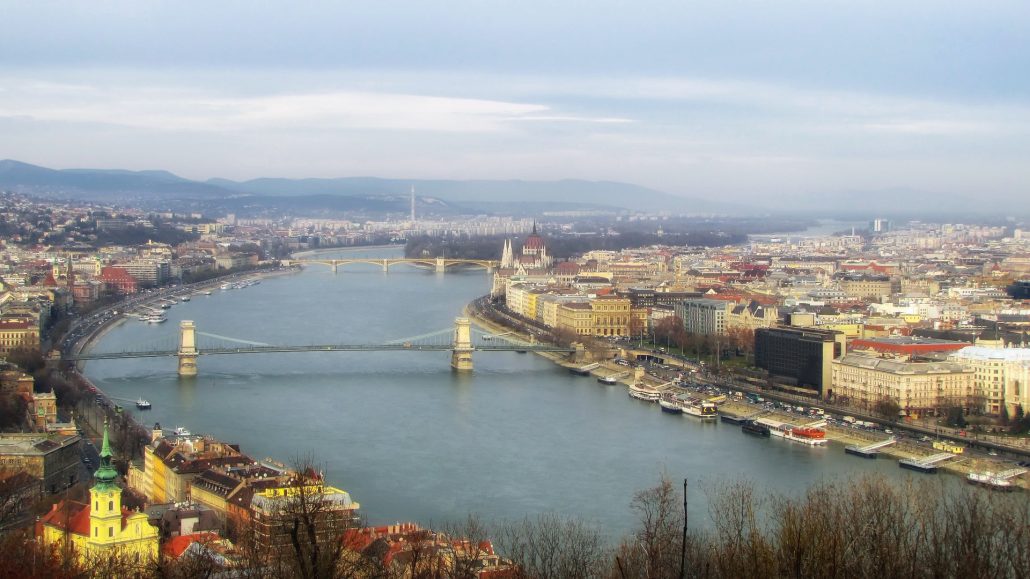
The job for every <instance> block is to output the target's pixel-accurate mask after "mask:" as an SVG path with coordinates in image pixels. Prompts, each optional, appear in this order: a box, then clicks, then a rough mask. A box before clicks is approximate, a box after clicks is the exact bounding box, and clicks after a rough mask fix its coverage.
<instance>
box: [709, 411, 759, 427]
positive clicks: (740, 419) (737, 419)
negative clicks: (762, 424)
mask: <svg viewBox="0 0 1030 579" xmlns="http://www.w3.org/2000/svg"><path fill="white" fill-rule="evenodd" d="M762 414H764V413H763V412H755V413H754V414H749V415H747V416H734V415H732V414H720V415H719V420H721V421H723V422H726V423H729V424H736V425H738V426H739V425H741V424H744V423H745V422H747V421H749V420H755V419H756V418H758V417H759V416H761V415H762Z"/></svg>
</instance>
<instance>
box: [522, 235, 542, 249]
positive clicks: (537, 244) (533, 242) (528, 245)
mask: <svg viewBox="0 0 1030 579" xmlns="http://www.w3.org/2000/svg"><path fill="white" fill-rule="evenodd" d="M543 246H544V240H543V238H542V237H540V236H539V235H537V234H535V233H534V234H533V235H530V236H529V237H527V238H526V242H525V243H523V244H522V249H523V250H526V249H541V248H542V247H543Z"/></svg>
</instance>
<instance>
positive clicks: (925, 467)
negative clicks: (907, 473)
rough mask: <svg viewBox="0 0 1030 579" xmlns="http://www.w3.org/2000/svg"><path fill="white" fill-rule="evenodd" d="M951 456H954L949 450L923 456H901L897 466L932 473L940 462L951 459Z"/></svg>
mask: <svg viewBox="0 0 1030 579" xmlns="http://www.w3.org/2000/svg"><path fill="white" fill-rule="evenodd" d="M952 458H955V455H954V454H952V453H950V452H941V453H938V454H933V455H930V456H924V457H923V458H903V459H901V460H899V461H898V466H900V467H901V468H907V469H909V470H916V471H919V472H925V473H927V474H933V473H935V472H937V467H938V466H939V465H940V464H942V463H944V462H945V461H948V460H951V459H952Z"/></svg>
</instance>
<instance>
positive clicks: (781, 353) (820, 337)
mask: <svg viewBox="0 0 1030 579" xmlns="http://www.w3.org/2000/svg"><path fill="white" fill-rule="evenodd" d="M844 348H845V342H844V334H843V333H841V332H837V331H834V330H820V329H816V328H788V327H777V328H759V329H757V330H755V365H756V366H758V367H759V368H762V369H764V370H766V371H767V372H769V374H770V376H772V377H773V380H774V381H776V382H780V383H781V384H785V385H788V386H792V387H795V388H799V389H801V390H805V391H808V392H809V393H812V394H817V395H819V396H820V397H822V398H827V397H829V396H830V395H832V382H831V369H832V366H831V362H832V361H833V359H834V358H837V357H839V356H841V354H843V353H844Z"/></svg>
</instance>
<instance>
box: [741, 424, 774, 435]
mask: <svg viewBox="0 0 1030 579" xmlns="http://www.w3.org/2000/svg"><path fill="white" fill-rule="evenodd" d="M740 430H741V432H743V433H745V434H753V435H755V436H769V427H768V426H766V425H764V424H762V423H760V422H756V421H754V420H745V421H744V423H743V424H741V425H740Z"/></svg>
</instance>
